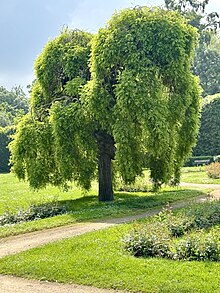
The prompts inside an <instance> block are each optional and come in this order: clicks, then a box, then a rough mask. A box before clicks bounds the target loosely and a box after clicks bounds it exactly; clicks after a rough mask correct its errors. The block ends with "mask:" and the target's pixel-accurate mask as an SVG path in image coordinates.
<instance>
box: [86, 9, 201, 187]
mask: <svg viewBox="0 0 220 293" xmlns="http://www.w3.org/2000/svg"><path fill="white" fill-rule="evenodd" d="M196 38H197V35H196V32H195V30H194V29H193V28H192V27H190V26H187V25H186V23H185V22H184V20H183V19H182V18H181V17H180V16H178V15H177V14H176V13H172V12H166V11H161V10H159V9H155V10H153V11H152V10H151V9H149V8H146V7H144V8H138V9H133V10H132V9H127V10H124V11H122V12H120V13H118V14H115V15H114V16H113V17H112V19H111V21H110V22H109V24H108V26H107V27H106V29H101V30H100V31H99V34H98V35H97V36H96V37H95V38H94V39H93V43H92V59H91V64H92V67H91V71H92V81H91V82H89V83H88V87H89V94H88V98H87V101H88V104H89V107H90V111H91V113H92V115H93V116H94V117H96V118H97V119H99V121H100V123H101V125H102V127H103V128H104V129H105V130H106V131H108V132H109V133H110V134H112V135H113V137H114V140H115V143H116V146H117V152H116V162H117V165H118V170H119V172H120V174H121V175H122V177H123V179H124V181H125V182H126V183H131V182H134V180H135V176H136V175H139V174H141V172H142V168H143V164H144V160H143V155H144V154H145V153H147V155H148V157H149V160H148V161H149V166H148V167H150V169H151V177H152V178H153V180H154V183H155V186H156V187H157V186H160V185H161V184H162V183H163V182H168V181H169V180H170V179H171V177H172V175H173V174H174V176H175V177H179V174H178V170H179V167H180V166H181V164H182V163H183V162H184V160H185V158H186V157H187V155H188V154H189V153H190V151H191V147H192V145H193V144H194V143H195V135H196V133H197V123H198V111H199V95H200V91H199V87H198V82H197V79H195V78H194V76H193V75H192V74H191V72H190V64H191V63H190V62H191V58H192V56H193V49H194V47H195V43H196ZM100 93H101V95H102V99H100ZM180 97H181V98H180ZM112 117H113V119H112ZM186 133H187V135H186ZM177 181H178V179H177Z"/></svg>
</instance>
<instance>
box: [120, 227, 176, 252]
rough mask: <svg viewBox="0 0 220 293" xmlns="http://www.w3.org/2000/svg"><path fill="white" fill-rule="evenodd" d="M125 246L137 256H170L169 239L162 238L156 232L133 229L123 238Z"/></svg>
mask: <svg viewBox="0 0 220 293" xmlns="http://www.w3.org/2000/svg"><path fill="white" fill-rule="evenodd" d="M122 241H123V244H124V248H125V249H126V250H127V251H128V252H129V253H130V254H132V255H133V256H136V257H153V256H157V257H169V254H170V248H169V243H168V242H169V239H168V238H166V239H161V238H160V237H158V235H156V234H147V233H145V231H138V230H136V231H133V232H132V233H130V234H128V235H126V236H125V237H124V238H123V239H122Z"/></svg>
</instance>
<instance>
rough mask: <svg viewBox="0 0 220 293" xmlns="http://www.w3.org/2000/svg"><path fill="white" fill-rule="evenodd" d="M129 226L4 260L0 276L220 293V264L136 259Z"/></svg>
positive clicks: (166, 291) (143, 289)
mask: <svg viewBox="0 0 220 293" xmlns="http://www.w3.org/2000/svg"><path fill="white" fill-rule="evenodd" d="M205 209H206V207H205V204H204V210H205ZM147 221H149V220H147ZM142 222H143V220H142ZM131 227H132V224H124V225H119V226H117V227H113V228H109V229H105V230H102V231H97V232H93V233H88V234H85V235H82V236H78V237H75V238H72V239H68V240H63V241H59V242H56V243H53V244H48V245H46V246H43V247H40V248H36V249H33V250H30V251H27V252H23V253H21V254H18V255H14V256H10V257H5V258H3V259H1V260H0V273H2V274H13V275H16V276H21V277H26V278H34V279H40V280H48V281H56V282H64V283H78V284H86V285H94V286H97V287H102V288H113V289H124V290H130V291H132V292H150V293H154V292H155V293H156V292H162V293H174V292H178V293H179V292H195V293H196V292H201V293H202V292H204V293H206V292H213V293H214V292H216V293H217V292H220V275H219V271H220V262H207V261H206V262H203V261H200V262H198V261H191V262H188V261H174V260H167V259H161V258H135V257H132V256H130V255H129V254H127V253H126V252H125V251H124V250H123V249H122V243H121V238H122V237H123V235H125V234H126V233H127V232H128V231H129V230H130V228H131ZM219 228H220V227H216V229H219Z"/></svg>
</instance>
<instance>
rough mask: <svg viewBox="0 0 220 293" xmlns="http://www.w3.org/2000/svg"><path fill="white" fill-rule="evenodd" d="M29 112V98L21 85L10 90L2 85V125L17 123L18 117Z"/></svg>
mask: <svg viewBox="0 0 220 293" xmlns="http://www.w3.org/2000/svg"><path fill="white" fill-rule="evenodd" d="M27 112H28V99H27V97H26V95H25V93H24V91H23V90H22V88H21V87H20V86H18V87H14V88H12V90H11V91H8V90H7V89H5V88H4V87H0V126H1V127H5V126H9V125H12V124H14V123H15V121H16V119H17V118H18V117H21V116H22V115H24V114H26V113H27Z"/></svg>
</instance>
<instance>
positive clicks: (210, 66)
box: [164, 0, 220, 97]
mask: <svg viewBox="0 0 220 293" xmlns="http://www.w3.org/2000/svg"><path fill="white" fill-rule="evenodd" d="M164 2H165V6H166V8H167V9H168V10H174V11H178V12H179V13H181V14H182V15H183V16H184V17H186V19H187V20H188V23H189V24H191V25H192V26H194V27H196V28H197V29H198V31H199V33H200V46H199V47H198V49H197V51H196V55H195V61H194V64H193V72H194V74H196V75H197V76H199V78H200V82H201V86H202V88H203V96H204V97H205V96H207V95H213V94H216V93H218V92H219V89H220V69H219V64H220V51H219V52H217V51H216V50H215V49H214V48H213V47H214V44H213V42H211V40H212V39H213V40H215V39H216V38H215V34H216V32H217V29H218V28H219V27H220V19H219V15H218V13H217V12H212V13H209V14H207V13H206V12H205V10H206V6H207V5H208V3H209V0H203V1H200V0H164ZM210 44H211V46H210Z"/></svg>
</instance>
